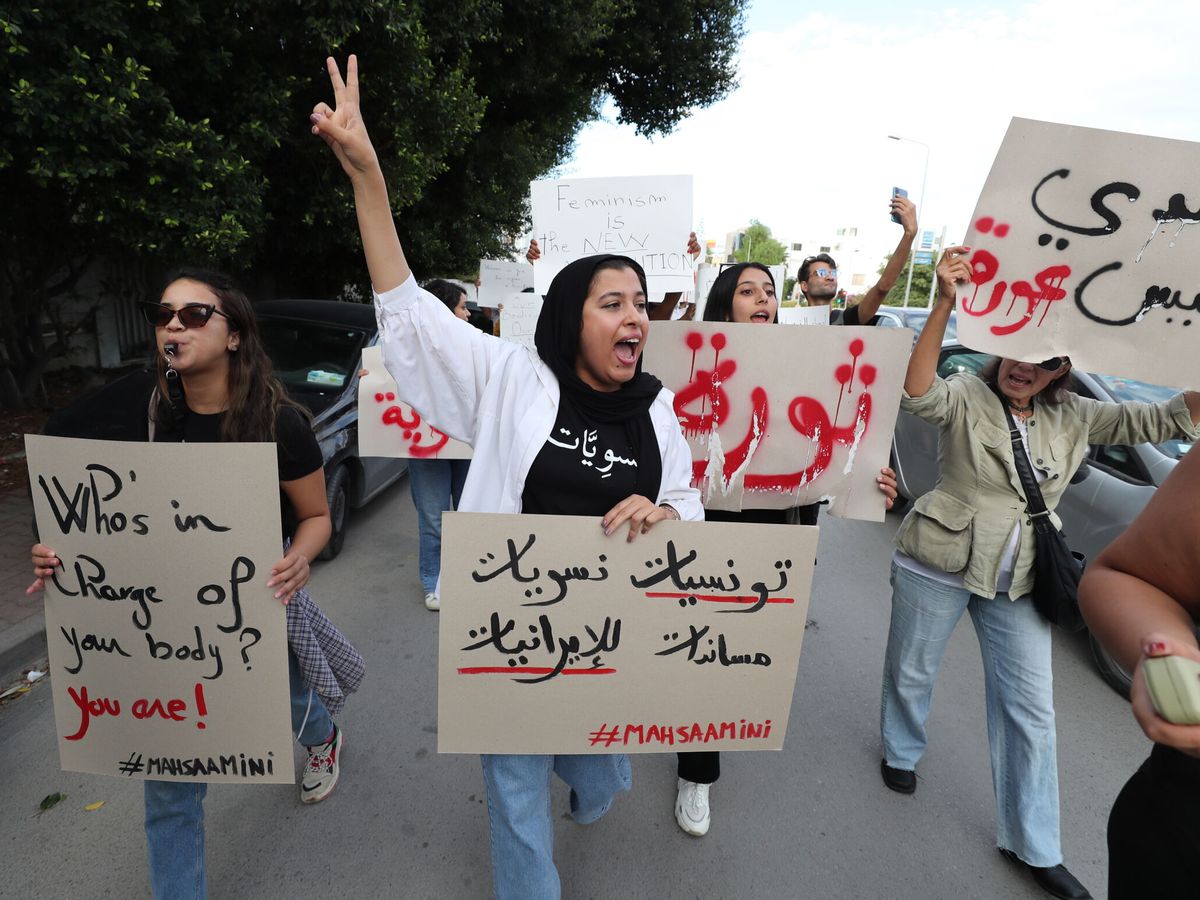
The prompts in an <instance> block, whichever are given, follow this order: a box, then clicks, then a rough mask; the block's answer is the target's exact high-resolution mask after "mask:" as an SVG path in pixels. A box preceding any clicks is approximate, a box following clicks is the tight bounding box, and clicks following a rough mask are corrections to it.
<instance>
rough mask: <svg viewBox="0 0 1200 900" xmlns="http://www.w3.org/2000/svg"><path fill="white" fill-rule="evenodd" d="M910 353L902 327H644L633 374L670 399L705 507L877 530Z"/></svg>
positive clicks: (908, 333) (685, 324)
mask: <svg viewBox="0 0 1200 900" xmlns="http://www.w3.org/2000/svg"><path fill="white" fill-rule="evenodd" d="M911 347H912V331H911V330H909V329H907V328H869V327H844V326H839V327H836V328H830V327H828V326H826V327H822V328H803V327H796V328H785V327H780V326H777V325H735V324H732V323H719V322H655V323H654V328H653V329H652V332H651V339H650V341H649V342H648V343H647V345H646V352H645V359H644V362H643V364H642V365H643V368H644V369H645V370H646V371H647V372H650V373H652V374H654V375H656V376H657V377H658V378H660V379H662V382H663V384H664V385H665V386H666V387H668V388H670V389H671V390H672V391H674V392H675V399H674V404H675V412H676V414H677V415H678V417H679V422H680V424H681V425H682V427H683V431H684V434H685V435H686V436H687V438H688V443H689V444H690V445H691V448H692V465H693V474H694V483H695V484H696V486H697V487H698V488H700V491H701V494H702V496H703V499H704V505H705V506H706V507H708V508H710V509H726V510H738V509H742V508H750V509H783V508H787V507H791V506H797V505H801V504H805V503H815V502H817V501H820V500H826V499H828V500H830V501H831V504H830V512H832V513H833V514H834V515H838V516H845V517H847V518H852V519H866V520H868V521H873V522H880V521H883V516H884V500H883V495H882V493H881V492H880V491H879V488H878V484H877V483H876V481H875V479H876V478H877V477H878V475H879V470H880V469H881V468H882V467H884V466H886V465H887V464H888V457H889V454H890V452H891V442H892V431H893V429H894V427H895V424H896V413H897V411H898V410H899V407H900V391H901V387H902V385H903V383H904V373H905V369H906V368H907V365H908V354H909V350H910V348H911Z"/></svg>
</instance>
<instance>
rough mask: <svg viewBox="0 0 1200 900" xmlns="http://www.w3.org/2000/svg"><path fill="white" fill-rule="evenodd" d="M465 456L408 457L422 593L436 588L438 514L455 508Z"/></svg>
mask: <svg viewBox="0 0 1200 900" xmlns="http://www.w3.org/2000/svg"><path fill="white" fill-rule="evenodd" d="M470 467H471V461H470V460H469V459H410V460H409V461H408V486H409V488H410V489H411V490H412V499H413V506H415V507H416V508H417V527H418V529H419V534H420V537H421V540H420V553H419V555H418V560H419V565H420V570H421V587H422V588H424V590H425V593H427V594H431V593H433V592H434V591H436V590H437V583H438V574H439V573H440V572H441V569H442V513H444V512H445V511H446V510H448V509H451V508H452V507H451V503H453V504H454V505H453V508H454V509H457V508H458V500H459V498H460V497H461V496H462V489H463V484H464V483H465V482H466V480H467V470H468V469H469V468H470Z"/></svg>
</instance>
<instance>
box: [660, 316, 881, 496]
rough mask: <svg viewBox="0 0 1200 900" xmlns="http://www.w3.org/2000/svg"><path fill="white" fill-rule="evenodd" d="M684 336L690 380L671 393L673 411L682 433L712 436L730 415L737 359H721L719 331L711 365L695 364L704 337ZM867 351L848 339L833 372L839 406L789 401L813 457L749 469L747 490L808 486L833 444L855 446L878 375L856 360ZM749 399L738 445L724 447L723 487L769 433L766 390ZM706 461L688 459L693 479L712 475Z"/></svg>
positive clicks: (825, 464)
mask: <svg viewBox="0 0 1200 900" xmlns="http://www.w3.org/2000/svg"><path fill="white" fill-rule="evenodd" d="M685 340H686V341H687V346H688V349H689V350H691V352H692V368H691V374H690V377H689V380H688V384H687V385H686V386H685V387H683V388H682V389H680V390H679V391H678V392H677V393H676V394H675V414H676V415H677V416H678V417H679V423H680V424H681V425H682V426H683V429H684V433H685V434H687V435H688V436H690V437H698V436H706V437H708V438H711V437H712V435H713V434H715V433H716V432H717V431H718V430H719V429H720V428H721V426H722V425H724V424H725V423H726V422H727V421H728V420H729V418H730V414H731V412H732V406H731V405H730V400H729V394H728V393H727V392H726V390H725V385H726V383H727V382H729V381H730V380H732V379H733V377H734V375H735V373H736V372H737V362H736V361H735V360H733V359H730V358H726V359H721V351H723V350H724V349H725V347H726V344H727V341H726V338H725V335H724V334H721V333H719V332H718V333H717V334H714V335H712V336H711V338H710V344H711V345H712V349H713V362H712V368H711V369H704V368H699V367H697V364H696V357H697V354H699V352H700V351H701V350H702V349H703V346H704V337H703V335H701V334H700V333H699V332H695V331H693V332H690V333H689V334H688V335H687V336H686V338H685ZM865 350H866V347H865V345H864V343H863V341H862V339H860V338H855V339H853V340H852V341H850V343H849V345H848V347H847V352H848V356H849V361H848V362H846V363H844V364H842V365H839V366H837V367H836V369H835V370H834V371H833V372H832V373H831V374H832V376H833V378H834V380H835V381H836V382H837V384H838V386H839V391H838V401H837V406H836V407H835V409H834V413H833V415H832V416H830V415H829V411H828V410H827V409H826V408H825V406H824V405H823V404H822V403H821V402H820V401H819V400H817V399H815V398H813V397H803V396H801V397H795V398H793V399H792V401H791V402H790V403H789V404H788V408H787V417H788V422H789V423H790V424H791V426H792V428H794V429H795V430H796V431H797V432H799V433H800V434H801V435H803V436H804V437H805V438H807V439H808V440H809V441H811V442H812V444H813V445H814V447H815V448H816V449H815V453H814V454H813V457H812V461H811V462H810V463H809V464H808V465H807V466H805V467H804V468H802V469H798V470H796V471H793V472H781V473H778V474H772V473H761V472H756V473H748V474H747V475H746V476H745V481H744V485H745V487H746V489H747V490H763V491H765V490H773V491H794V490H796V489H798V488H801V487H803V486H805V485H807V484H810V483H811V482H813V481H814V480H816V479H817V478H818V477H820V476H821V474H822V473H824V472H825V471H826V470H827V469H828V468H829V464H830V462H831V461H832V459H833V451H834V448H835V447H836V446H838V445H841V446H843V447H850V448H853V447H855V446H856V445H857V444H858V442H859V441H860V440H861V439H862V436H863V434H865V433H866V430H867V426H868V424H869V423H870V420H871V394H870V391H869V390H868V388H870V386H871V385H872V384H874V382H875V377H876V374H877V372H876V369H875V366H873V365H871V364H869V363H863V364H860V361H861V357H862V356H863V354H864V352H865ZM856 379H857V380H858V381H859V382H861V384H862V387H863V390H861V391H860V392H859V393H858V399H857V401H856V402H854V404H853V406H852V407H851V404H848V403H847V404H845V405H846V407H847V409H848V411H849V416H848V419H849V421H848V422H847V424H845V425H839V424H838V423H839V421H840V419H841V417H842V407H843V403H844V401H846V400H847V399H848V398H850V397H851V395H852V394H853V393H854V382H855V380H856ZM749 398H750V410H751V412H750V423H749V425H748V426H747V428H746V433H745V435H744V436H743V437H742V439H741V441H740V442H739V443H738V444H737V446H735V447H733V448H731V449H729V450H726V451H724V460H723V462H722V465H721V476H722V478H723V480H724V483H725V484H726V485H728V484H729V483H730V481H731V480H732V479H733V478H734V476H735V475H736V474H737V472H738V471H739V470H743V467H744V466H745V465H746V464H747V461H748V460H749V459H750V458H752V457H753V455H754V453H755V451H756V450H757V449H758V448H759V446H760V445H761V444H762V442H763V441H765V440H766V439H767V438H768V437H771V436H772V432H771V431H770V404H769V401H768V398H767V392H766V390H765V389H764V388H763V387H762V386H755V387H753V388H751V389H750V391H749ZM709 465H710V463H709V459H699V460H694V461H693V462H692V478H693V482H694V483H696V484H700V483H701V482H703V480H704V478H705V477H706V475H712V474H714V473H712V472H711V471H710V469H709Z"/></svg>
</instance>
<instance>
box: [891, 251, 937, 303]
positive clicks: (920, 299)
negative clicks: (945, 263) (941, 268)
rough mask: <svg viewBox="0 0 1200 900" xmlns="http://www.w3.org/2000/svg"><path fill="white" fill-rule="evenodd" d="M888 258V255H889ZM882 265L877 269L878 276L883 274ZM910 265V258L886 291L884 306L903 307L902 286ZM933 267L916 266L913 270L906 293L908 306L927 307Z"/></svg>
mask: <svg viewBox="0 0 1200 900" xmlns="http://www.w3.org/2000/svg"><path fill="white" fill-rule="evenodd" d="M889 258H890V254H889ZM886 265H887V263H886V262H885V263H884V265H881V266H880V267H879V274H880V275H882V274H883V269H884V266H886ZM911 265H912V260H911V258H910V259H909V261H908V262H907V263H905V264H904V270H903V271H902V272H901V273H900V277H899V278H897V279H896V283H895V284H894V285H892V289H891V290H890V291H888V294H887V296H886V297H885V298H884V300H883V303H884V306H903V305H904V286H905V284H906V283H907V281H908V269H909V266H911ZM936 277H937V276H936V274H935V272H934V266H933V265H931V264H928V263H925V264H918V265H917V266H916V268H914V269H913V275H912V288H910V290H909V292H908V305H909V306H928V305H929V288H930V286H931V285H932V284H933V282H934V279H935V278H936Z"/></svg>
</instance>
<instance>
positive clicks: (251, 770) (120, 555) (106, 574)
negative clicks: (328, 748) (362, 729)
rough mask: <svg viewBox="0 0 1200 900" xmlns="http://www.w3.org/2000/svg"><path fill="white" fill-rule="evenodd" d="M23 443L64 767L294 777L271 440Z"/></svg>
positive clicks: (238, 778) (135, 773)
mask: <svg viewBox="0 0 1200 900" xmlns="http://www.w3.org/2000/svg"><path fill="white" fill-rule="evenodd" d="M25 446H26V450H27V453H28V456H29V475H30V482H31V485H32V488H33V504H34V510H35V513H36V516H37V523H38V531H39V534H40V535H41V540H42V542H43V543H44V544H47V545H48V546H50V547H52V548H54V550H55V551H56V552H57V553H58V555H59V558H60V559H61V560H62V564H63V567H62V570H61V571H60V572H59V573H58V574H57V575H56V576H55V577H54V578H53V579H52V580H51V582H50V583H48V584H47V586H46V596H45V603H46V636H47V640H48V643H49V647H50V673H51V675H52V682H51V684H52V690H53V697H54V715H55V722H56V725H57V728H58V747H59V755H60V758H61V762H62V767H63V768H64V769H67V770H70V771H77V772H94V773H97V774H101V775H120V776H125V777H131V778H155V779H160V780H169V781H174V780H180V781H210V782H243V783H245V782H287V783H290V782H292V781H294V772H293V766H292V735H291V720H290V706H289V701H288V672H287V634H286V627H285V619H284V616H285V613H284V608H283V604H282V603H281V602H280V601H279V600H276V599H275V598H274V596H273V591H272V589H270V588H268V587H267V586H266V584H267V581H268V579H269V578H270V571H271V566H273V565H274V564H275V562H277V561H278V560H279V558H280V557H281V556H282V555H283V554H282V551H281V541H280V522H279V488H278V485H279V476H278V469H277V464H276V451H275V445H274V444H245V443H239V444H149V443H124V442H117V441H84V440H75V439H72V438H52V437H44V436H40V435H26V436H25Z"/></svg>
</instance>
